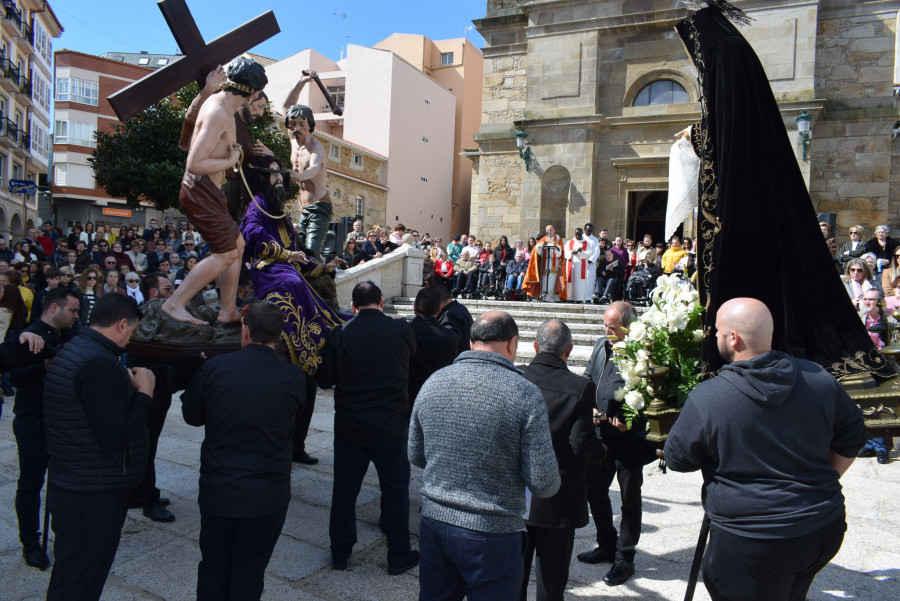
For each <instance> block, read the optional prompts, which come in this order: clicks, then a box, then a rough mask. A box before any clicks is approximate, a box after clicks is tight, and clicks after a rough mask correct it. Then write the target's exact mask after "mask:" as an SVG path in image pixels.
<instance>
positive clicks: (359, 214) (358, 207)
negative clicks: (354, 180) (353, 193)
mask: <svg viewBox="0 0 900 601" xmlns="http://www.w3.org/2000/svg"><path fill="white" fill-rule="evenodd" d="M362 215H363V197H362V196H357V197H356V216H357V217H362Z"/></svg>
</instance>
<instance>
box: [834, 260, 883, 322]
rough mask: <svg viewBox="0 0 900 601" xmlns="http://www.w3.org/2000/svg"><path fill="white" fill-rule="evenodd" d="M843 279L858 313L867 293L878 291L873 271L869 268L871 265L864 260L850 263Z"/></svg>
mask: <svg viewBox="0 0 900 601" xmlns="http://www.w3.org/2000/svg"><path fill="white" fill-rule="evenodd" d="M842 279H843V280H844V287H845V288H846V289H847V294H848V295H849V296H850V301H851V302H852V303H853V307H854V308H855V309H856V310H857V311H858V310H860V309H861V308H862V305H861V301H862V299H863V296H864V295H865V293H866V292H868V291H869V290H872V289H873V288H874V289H876V290H877V289H878V287H877V286H876V285H875V282H874V280H873V279H872V270H871V268H869V264H868V263H866V262H865V261H864V260H862V259H851V260H850V261H848V262H847V270H846V272H845V273H844V277H843V278H842Z"/></svg>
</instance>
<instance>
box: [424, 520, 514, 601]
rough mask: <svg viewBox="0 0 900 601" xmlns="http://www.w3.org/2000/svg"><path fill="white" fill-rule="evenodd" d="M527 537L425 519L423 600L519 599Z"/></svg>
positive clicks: (478, 600)
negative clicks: (470, 528) (478, 530)
mask: <svg viewBox="0 0 900 601" xmlns="http://www.w3.org/2000/svg"><path fill="white" fill-rule="evenodd" d="M524 538H525V533H524V532H511V533H508V534H492V533H489V532H477V531H475V530H468V529H466V528H460V527H459V526H451V525H450V524H445V523H443V522H438V521H436V520H432V519H430V518H426V517H423V518H422V524H421V527H420V528H419V550H420V551H421V552H422V559H421V562H420V564H419V601H460V600H461V599H462V598H463V597H465V598H466V599H468V601H514V600H518V598H519V592H520V590H521V588H522V575H523V574H524V571H525V564H524V562H523V560H522V554H523V551H524V544H523V542H524Z"/></svg>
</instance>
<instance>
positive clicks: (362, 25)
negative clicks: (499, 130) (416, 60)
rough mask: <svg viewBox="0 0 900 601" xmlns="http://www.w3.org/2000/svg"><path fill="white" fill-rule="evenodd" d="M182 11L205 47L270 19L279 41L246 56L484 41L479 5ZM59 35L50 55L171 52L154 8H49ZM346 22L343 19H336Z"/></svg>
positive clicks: (339, 4)
mask: <svg viewBox="0 0 900 601" xmlns="http://www.w3.org/2000/svg"><path fill="white" fill-rule="evenodd" d="M187 5H188V8H189V9H190V10H191V12H192V14H193V15H194V20H195V21H196V22H197V26H198V27H199V28H200V33H201V34H202V35H203V38H204V39H205V40H206V41H207V42H209V41H211V40H213V39H215V38H217V37H219V36H221V35H222V34H224V33H227V32H228V31H231V30H232V29H234V28H235V27H237V26H239V25H240V24H242V23H244V22H246V21H249V20H250V19H252V18H254V17H256V16H258V15H260V14H262V13H264V12H266V11H268V10H273V11H274V12H275V18H276V19H277V20H278V25H279V26H280V27H281V33H279V34H278V35H276V36H275V37H273V38H271V39H269V40H268V41H266V42H263V43H262V44H260V45H259V46H257V47H256V48H254V49H252V50H251V52H253V53H255V54H260V55H263V56H266V57H269V58H273V59H282V58H285V57H287V56H290V55H292V54H295V53H297V52H300V51H301V50H304V49H306V48H313V49H315V50H316V51H318V52H320V53H322V54H324V55H325V56H327V57H329V58H331V59H333V60H337V59H339V58H340V53H341V47H342V46H343V45H345V44H346V36H348V35H349V36H350V43H351V44H357V45H361V46H371V45H373V44H376V43H378V42H379V41H381V40H383V39H384V38H386V37H388V36H389V35H391V34H392V33H416V34H422V35H425V36H427V37H429V38H431V39H433V40H441V39H448V38H459V37H463V36H464V35H467V37H468V38H469V40H470V41H471V42H472V43H473V44H475V46H476V47H478V48H481V47H482V46H484V39H483V38H482V37H481V36H480V35H479V34H478V32H477V31H475V30H474V29H472V30H470V31H468V32H464V28H465V27H466V26H471V25H472V20H474V19H481V18H483V17H484V14H485V7H486V5H487V2H486V0H450V1H449V2H448V1H442V2H439V1H436V0H387V1H378V0H319V2H306V1H302V0H301V1H297V0H280V1H279V2H273V1H271V0H269V1H266V0H263V1H261V2H252V1H249V2H248V1H246V0H244V1H239V0H187ZM50 6H51V7H52V9H53V11H54V12H55V13H56V16H57V17H58V18H59V21H60V23H62V26H63V27H64V28H65V31H64V32H63V34H62V36H61V37H60V38H58V39H56V40H54V41H53V48H54V49H55V50H60V49H63V48H66V49H69V50H77V51H79V52H85V53H87V54H103V53H104V52H114V51H119V52H138V51H140V50H146V51H148V52H151V53H162V54H175V53H176V52H178V46H177V45H176V44H175V40H174V38H173V37H172V34H171V32H170V31H169V28H168V26H167V25H166V22H165V20H164V19H163V16H162V13H161V12H160V10H159V8H158V7H157V6H156V1H155V0H50ZM343 15H346V17H343Z"/></svg>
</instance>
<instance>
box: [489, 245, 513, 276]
mask: <svg viewBox="0 0 900 601" xmlns="http://www.w3.org/2000/svg"><path fill="white" fill-rule="evenodd" d="M515 256H516V251H515V249H514V248H512V247H511V246H510V245H509V239H508V238H507V237H506V236H500V241H499V242H498V243H497V248H495V249H494V259H495V260H496V261H497V268H498V269H499V270H500V273H502V274H505V273H506V265H507V263H509V262H510V261H512V260H513V258H514V257H515Z"/></svg>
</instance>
